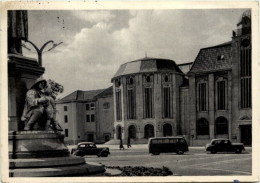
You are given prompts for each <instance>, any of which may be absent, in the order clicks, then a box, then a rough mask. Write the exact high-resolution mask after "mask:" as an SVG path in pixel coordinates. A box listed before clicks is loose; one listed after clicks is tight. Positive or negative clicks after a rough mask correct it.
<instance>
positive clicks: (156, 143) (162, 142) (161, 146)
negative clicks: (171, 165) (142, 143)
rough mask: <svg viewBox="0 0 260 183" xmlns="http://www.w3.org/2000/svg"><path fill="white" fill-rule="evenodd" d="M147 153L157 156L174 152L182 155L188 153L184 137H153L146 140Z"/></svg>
mask: <svg viewBox="0 0 260 183" xmlns="http://www.w3.org/2000/svg"><path fill="white" fill-rule="evenodd" d="M148 147H149V153H152V154H153V155H159V154H160V153H171V152H176V153H177V154H183V153H184V152H187V151H189V148H188V144H187V142H186V140H185V138H184V137H154V138H150V139H149V140H148Z"/></svg>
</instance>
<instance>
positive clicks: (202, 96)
mask: <svg viewBox="0 0 260 183" xmlns="http://www.w3.org/2000/svg"><path fill="white" fill-rule="evenodd" d="M198 87H199V90H198V91H199V111H206V110H207V108H206V106H207V105H206V104H207V97H206V83H200V84H199V85H198Z"/></svg>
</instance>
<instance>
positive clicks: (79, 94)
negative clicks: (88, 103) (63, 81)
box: [59, 89, 105, 102]
mask: <svg viewBox="0 0 260 183" xmlns="http://www.w3.org/2000/svg"><path fill="white" fill-rule="evenodd" d="M104 90H105V89H99V90H89V91H81V90H76V91H74V92H72V93H71V94H69V95H67V96H65V97H64V98H62V99H61V100H59V102H61V101H67V100H93V99H94V97H95V96H96V95H98V94H99V93H101V92H103V91H104Z"/></svg>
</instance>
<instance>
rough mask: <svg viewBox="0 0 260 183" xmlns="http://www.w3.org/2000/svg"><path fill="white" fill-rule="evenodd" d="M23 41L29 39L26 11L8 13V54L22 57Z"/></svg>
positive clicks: (10, 11)
mask: <svg viewBox="0 0 260 183" xmlns="http://www.w3.org/2000/svg"><path fill="white" fill-rule="evenodd" d="M22 39H23V40H27V39H28V15H27V11H26V10H9V11H8V53H13V54H19V55H22Z"/></svg>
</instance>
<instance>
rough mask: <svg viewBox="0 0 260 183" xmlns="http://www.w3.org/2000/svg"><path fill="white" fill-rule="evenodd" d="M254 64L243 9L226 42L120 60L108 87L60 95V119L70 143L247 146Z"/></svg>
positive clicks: (248, 18) (248, 22)
mask: <svg viewBox="0 0 260 183" xmlns="http://www.w3.org/2000/svg"><path fill="white" fill-rule="evenodd" d="M251 63H252V58H251V14H250V11H246V12H244V13H243V15H242V16H241V18H240V21H239V22H238V24H237V30H234V31H233V37H232V40H230V41H229V42H226V43H223V44H219V45H216V46H212V47H207V48H202V49H200V51H199V53H198V55H197V57H196V59H195V61H194V62H189V63H186V64H180V65H176V63H175V62H174V61H172V60H169V59H161V58H148V57H145V58H142V59H138V60H135V61H130V62H127V63H125V64H122V65H121V66H120V67H119V69H118V71H117V72H116V74H115V75H114V77H113V78H112V79H111V82H112V84H113V86H112V87H110V88H108V89H105V90H95V91H85V92H83V91H76V92H73V93H72V94H70V95H68V96H67V97H65V98H63V99H62V100H60V101H58V102H57V108H58V110H59V112H60V113H59V114H58V115H57V116H58V121H61V122H62V126H63V128H64V129H65V131H64V133H65V136H66V138H65V140H66V141H68V142H72V141H76V142H79V141H83V140H84V141H95V142H100V143H103V142H105V141H108V140H110V139H115V140H117V139H120V138H122V139H127V138H128V137H130V138H133V139H135V140H136V141H139V142H140V143H142V142H147V139H148V138H150V137H156V136H175V135H184V136H185V138H186V140H187V141H188V143H189V144H190V145H192V146H197V145H205V144H206V143H209V141H210V140H211V139H213V138H229V139H231V140H232V141H233V142H243V143H244V144H246V145H251V143H252V89H251V88H252V86H251V85H252V84H251V83H252V82H251V77H252V71H251ZM65 109H66V110H65Z"/></svg>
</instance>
